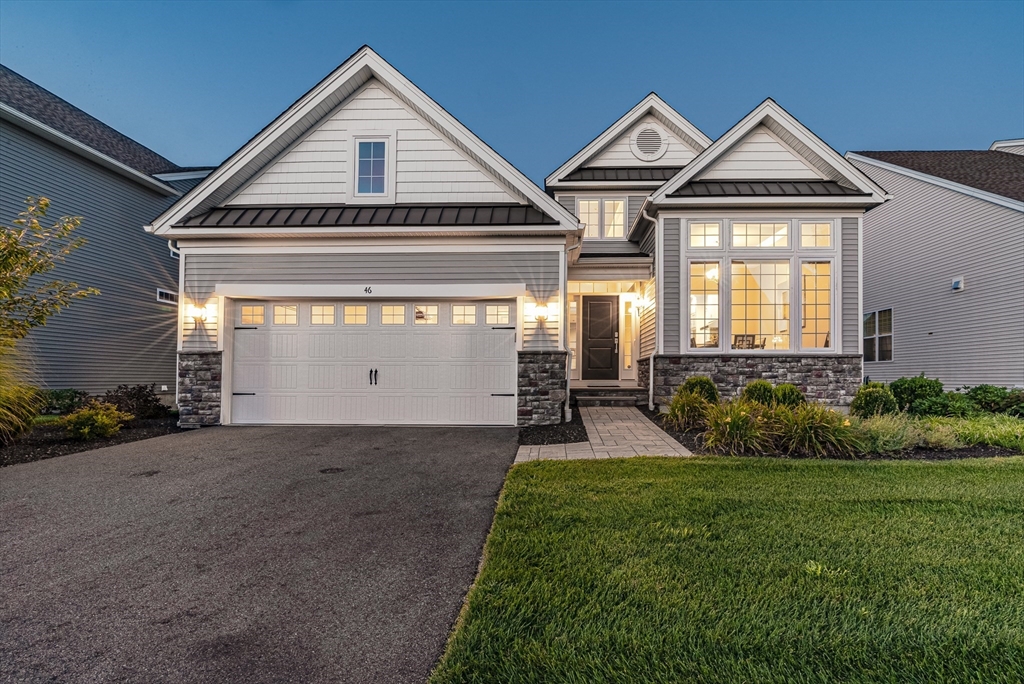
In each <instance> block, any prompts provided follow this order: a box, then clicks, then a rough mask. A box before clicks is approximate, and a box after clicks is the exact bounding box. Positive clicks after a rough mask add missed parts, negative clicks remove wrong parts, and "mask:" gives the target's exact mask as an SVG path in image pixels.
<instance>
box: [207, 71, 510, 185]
mask: <svg viewBox="0 0 1024 684" xmlns="http://www.w3.org/2000/svg"><path fill="white" fill-rule="evenodd" d="M373 130H382V131H390V130H394V131H395V134H396V136H397V147H396V150H395V152H396V155H397V156H396V179H395V192H396V194H395V200H396V202H397V203H400V204H401V203H404V204H415V203H441V202H447V203H505V202H517V201H518V200H517V198H515V197H513V196H512V195H510V194H509V193H508V192H506V191H505V190H504V189H503V188H502V187H501V186H499V185H498V184H497V183H496V182H495V181H494V180H492V179H491V177H490V176H488V175H487V174H485V173H484V172H483V171H481V170H480V169H479V168H478V167H477V166H476V165H475V164H474V163H472V162H471V161H469V160H468V159H467V158H466V156H465V155H464V154H463V153H462V152H461V151H459V150H457V149H456V148H454V147H453V146H452V145H451V144H449V143H448V142H447V141H446V140H444V139H442V138H441V137H440V136H438V135H437V134H436V133H435V132H434V131H433V130H432V129H431V128H430V127H429V126H427V125H426V124H425V123H423V121H421V120H420V119H419V118H418V117H416V116H415V115H414V114H413V113H412V112H410V111H409V110H408V109H407V108H406V107H405V106H404V105H403V104H402V103H401V102H399V101H398V100H397V99H396V98H395V97H394V96H393V95H392V94H391V93H390V92H389V91H388V90H387V89H386V88H385V87H384V86H383V85H381V84H380V83H379V82H377V81H371V82H370V83H368V84H367V85H366V86H364V87H363V88H362V89H361V90H359V91H358V92H357V93H355V94H354V95H353V96H352V97H351V98H349V99H348V100H347V101H346V102H345V103H344V104H343V105H342V106H341V107H340V108H339V109H337V110H336V111H334V112H333V113H332V114H331V115H330V116H329V117H328V118H326V119H325V120H324V121H323V122H321V123H320V124H318V125H317V126H316V127H315V128H314V129H313V130H312V131H311V132H310V133H309V134H308V135H306V137H305V138H303V139H302V140H301V141H300V142H298V143H297V144H296V145H295V146H294V147H292V148H291V149H290V150H288V151H287V152H285V153H284V154H283V155H281V156H280V157H279V158H278V159H277V160H275V161H274V162H273V163H272V164H270V165H269V166H268V167H267V168H266V169H264V170H263V171H262V172H261V173H260V174H259V175H257V176H256V177H255V179H254V180H253V181H252V182H250V183H249V185H247V186H246V187H245V188H243V189H242V191H241V192H239V193H238V194H237V195H235V196H234V197H233V198H232V199H231V200H230V201H229V202H227V204H228V205H250V204H256V205H259V204H314V203H316V204H341V203H344V202H345V201H346V193H347V190H348V188H347V183H348V182H349V181H350V179H349V178H348V175H349V174H350V173H351V166H352V163H353V161H352V158H351V157H352V155H353V154H354V153H353V151H352V150H351V149H350V140H349V136H350V134H351V132H352V131H373Z"/></svg>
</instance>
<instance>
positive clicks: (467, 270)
mask: <svg viewBox="0 0 1024 684" xmlns="http://www.w3.org/2000/svg"><path fill="white" fill-rule="evenodd" d="M562 258H564V256H563V254H562V253H561V252H504V253H502V252H452V253H448V252H444V253H441V252H420V253H416V254H405V253H397V254H316V253H310V254H238V255H206V254H191V255H186V257H185V288H184V289H185V296H186V297H187V298H188V299H189V300H192V301H196V302H205V301H206V300H207V299H209V297H210V296H211V295H212V294H213V292H214V289H215V288H216V286H217V284H219V283H222V284H229V283H248V284H259V283H265V284H306V285H311V284H330V285H345V284H350V285H364V284H367V283H371V284H404V285H410V284H416V285H429V284H456V285H457V284H477V283H478V284H493V283H525V284H526V289H527V291H528V293H529V294H530V295H531V296H533V297H534V298H536V299H537V300H538V301H542V302H547V301H552V300H554V299H557V298H558V295H559V291H558V290H559V260H560V259H562ZM211 327H212V328H213V330H211V331H210V332H209V333H204V334H201V336H197V335H196V334H194V329H193V328H194V326H193V325H192V324H191V323H190V322H188V321H186V329H185V339H184V345H183V348H184V349H186V350H189V351H192V350H197V351H198V350H204V349H215V348H216V345H217V339H216V330H215V326H211ZM557 346H558V325H557V323H551V324H545V325H543V326H541V325H538V324H537V323H535V322H534V321H525V322H524V326H523V348H524V349H530V350H543V349H555V348H557Z"/></svg>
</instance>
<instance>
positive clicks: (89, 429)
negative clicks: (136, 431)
mask: <svg viewBox="0 0 1024 684" xmlns="http://www.w3.org/2000/svg"><path fill="white" fill-rule="evenodd" d="M134 417H135V416H133V415H132V414H130V413H125V412H123V411H118V410H117V407H116V406H114V405H113V404H108V403H106V402H102V401H95V400H93V401H90V402H89V403H88V404H86V405H85V406H83V407H82V408H80V409H78V410H77V411H75V412H74V413H72V414H71V415H67V416H64V417H63V418H61V421H60V422H61V425H63V426H64V429H66V430H67V431H68V433H69V434H70V435H71V436H72V437H74V438H75V439H81V440H92V439H101V438H104V437H111V436H113V435H115V434H117V432H118V430H120V429H121V426H123V425H124V424H125V423H127V422H128V421H129V420H131V419H132V418H134Z"/></svg>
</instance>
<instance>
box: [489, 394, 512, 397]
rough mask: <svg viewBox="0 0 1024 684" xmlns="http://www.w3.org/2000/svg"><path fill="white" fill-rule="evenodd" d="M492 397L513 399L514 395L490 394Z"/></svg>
mask: <svg viewBox="0 0 1024 684" xmlns="http://www.w3.org/2000/svg"><path fill="white" fill-rule="evenodd" d="M491 396H492V397H514V396H516V395H514V394H492V395H491Z"/></svg>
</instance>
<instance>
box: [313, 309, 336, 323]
mask: <svg viewBox="0 0 1024 684" xmlns="http://www.w3.org/2000/svg"><path fill="white" fill-rule="evenodd" d="M309 322H310V323H312V324H313V325H334V305H333V304H328V305H326V306H320V305H317V304H314V305H313V307H312V311H311V312H310V319H309Z"/></svg>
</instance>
